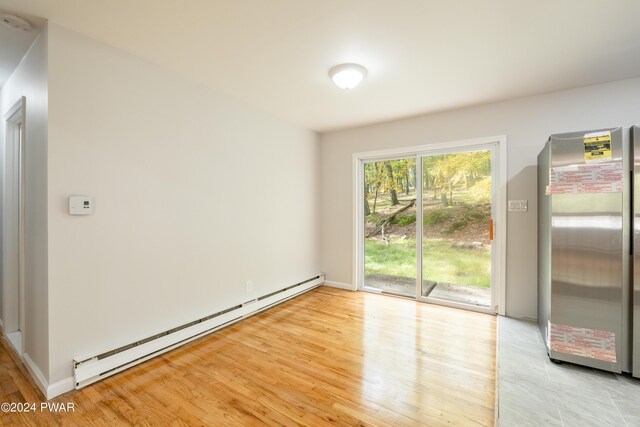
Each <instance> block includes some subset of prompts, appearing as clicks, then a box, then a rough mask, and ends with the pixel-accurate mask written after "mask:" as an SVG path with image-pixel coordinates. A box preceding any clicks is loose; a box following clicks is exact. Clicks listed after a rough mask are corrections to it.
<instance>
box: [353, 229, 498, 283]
mask: <svg viewBox="0 0 640 427" xmlns="http://www.w3.org/2000/svg"><path fill="white" fill-rule="evenodd" d="M422 251H423V257H424V260H425V264H424V267H423V273H424V280H433V281H436V282H447V283H457V284H461V285H471V286H480V287H483V288H488V287H489V271H488V268H489V265H490V262H489V260H490V257H491V253H490V251H489V250H488V249H460V248H454V247H452V246H451V243H450V242H448V241H446V240H425V242H424V246H423V249H422ZM364 265H365V272H364V274H365V276H366V275H369V274H385V275H389V276H396V277H406V278H415V277H416V241H415V239H405V240H402V241H398V242H393V243H392V244H390V245H387V244H385V243H384V242H380V241H377V240H367V241H366V242H365V261H364Z"/></svg>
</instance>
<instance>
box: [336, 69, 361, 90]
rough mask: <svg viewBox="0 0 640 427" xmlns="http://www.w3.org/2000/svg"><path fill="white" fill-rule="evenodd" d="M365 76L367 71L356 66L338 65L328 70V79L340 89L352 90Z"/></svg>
mask: <svg viewBox="0 0 640 427" xmlns="http://www.w3.org/2000/svg"><path fill="white" fill-rule="evenodd" d="M366 76H367V69H366V68H364V67H363V66H362V65H358V64H340V65H336V66H335V67H332V68H331V69H330V70H329V77H331V80H333V82H334V83H335V84H336V86H338V87H339V88H340V89H353V88H354V87H356V86H358V85H359V84H360V82H362V80H363V79H364V78H365V77H366Z"/></svg>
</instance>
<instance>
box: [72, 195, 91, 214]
mask: <svg viewBox="0 0 640 427" xmlns="http://www.w3.org/2000/svg"><path fill="white" fill-rule="evenodd" d="M92 213H93V197H90V196H70V197H69V214H71V215H90V214H92Z"/></svg>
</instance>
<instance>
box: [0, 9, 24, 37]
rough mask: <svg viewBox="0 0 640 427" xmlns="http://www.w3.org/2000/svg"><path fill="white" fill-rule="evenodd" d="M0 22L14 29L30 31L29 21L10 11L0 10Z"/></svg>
mask: <svg viewBox="0 0 640 427" xmlns="http://www.w3.org/2000/svg"><path fill="white" fill-rule="evenodd" d="M0 22H2V23H3V24H4V25H6V26H7V27H9V28H12V29H14V30H18V31H24V32H25V33H26V32H29V31H31V24H30V23H29V21H27V20H26V19H22V18H20V17H19V16H16V15H12V14H10V13H5V12H0Z"/></svg>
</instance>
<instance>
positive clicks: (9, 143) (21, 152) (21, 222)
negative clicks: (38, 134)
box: [2, 96, 27, 359]
mask: <svg viewBox="0 0 640 427" xmlns="http://www.w3.org/2000/svg"><path fill="white" fill-rule="evenodd" d="M26 119H27V116H26V98H25V97H24V96H23V97H21V98H20V99H18V101H17V102H16V103H15V104H13V106H12V107H11V108H10V109H9V110H8V111H7V112H6V113H5V114H4V120H5V152H4V157H5V160H4V162H5V164H4V165H3V166H4V167H3V174H4V180H3V181H4V182H3V186H4V188H3V196H2V197H3V206H2V231H3V232H2V292H3V297H2V303H3V307H2V321H3V333H4V334H5V336H6V335H8V334H11V333H15V332H17V333H19V334H20V335H19V337H20V344H19V347H20V348H14V346H15V344H14V341H11V340H10V341H11V343H12V346H11V347H12V348H14V350H16V352H17V353H18V355H19V356H20V358H21V359H22V357H23V354H24V349H25V342H26V287H27V283H26V277H25V276H26V258H25V255H26V251H25V245H26V238H25V233H26V231H25V229H26V228H25V227H26V224H25V219H26V215H25V210H26V209H25V203H26V201H25V199H24V198H25V194H26V180H25V173H26V171H25V168H26V144H27V142H26V140H27V126H26ZM16 181H17V183H18V184H17V192H18V193H17V194H16ZM16 204H17V206H16ZM16 228H17V235H14V234H10V233H9V232H8V230H15V229H16ZM11 248H13V250H14V251H17V256H16V254H15V253H14V254H12V255H13V257H12V256H10V249H11ZM13 258H17V259H14V261H17V263H15V262H9V261H10V260H11V259H13ZM16 281H17V283H16ZM10 283H13V286H16V285H17V287H18V289H13V286H12V287H11V288H10V286H9V284H10ZM16 299H17V302H18V304H17V306H15V305H14V304H15V302H16Z"/></svg>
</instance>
